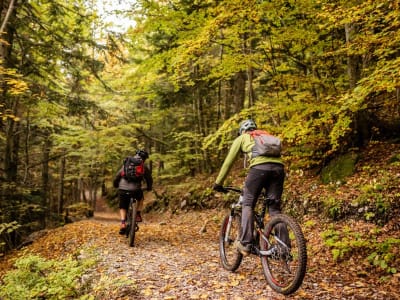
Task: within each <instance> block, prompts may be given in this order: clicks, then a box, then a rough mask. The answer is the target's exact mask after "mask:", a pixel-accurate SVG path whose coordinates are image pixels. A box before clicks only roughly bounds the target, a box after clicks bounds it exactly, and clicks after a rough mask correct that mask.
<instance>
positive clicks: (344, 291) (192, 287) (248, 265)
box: [28, 210, 400, 300]
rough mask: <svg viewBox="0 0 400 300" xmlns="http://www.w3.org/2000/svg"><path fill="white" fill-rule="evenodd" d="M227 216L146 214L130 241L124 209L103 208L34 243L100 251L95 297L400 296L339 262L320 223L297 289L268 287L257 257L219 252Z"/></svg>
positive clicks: (395, 282)
mask: <svg viewBox="0 0 400 300" xmlns="http://www.w3.org/2000/svg"><path fill="white" fill-rule="evenodd" d="M222 216H223V213H222V212H221V211H215V210H212V211H203V212H189V213H181V214H175V215H171V214H168V213H165V214H158V215H157V214H153V215H145V216H144V223H142V224H141V226H140V230H139V231H138V232H137V243H136V246H135V247H133V248H130V247H129V246H128V244H127V240H126V238H125V237H124V236H120V235H118V216H117V214H115V213H114V214H109V213H108V214H96V216H95V218H94V219H90V220H84V221H80V222H76V223H73V224H68V225H66V226H64V227H63V228H57V229H54V230H53V231H50V232H48V233H47V234H46V235H44V236H43V237H41V238H39V239H38V240H37V241H35V242H34V243H33V244H32V245H30V246H29V247H28V250H29V251H31V252H36V253H40V254H42V255H44V256H48V257H65V255H66V254H71V253H79V255H78V257H81V258H84V257H85V256H93V255H94V256H95V257H96V258H97V260H98V263H97V264H96V266H95V267H93V269H91V270H88V273H87V274H86V275H85V276H84V278H82V280H83V281H84V282H86V284H87V286H88V294H90V295H92V296H94V297H95V299H246V300H247V299H385V300H386V299H399V297H398V295H397V291H398V290H399V286H400V284H399V278H398V277H397V278H396V277H393V278H392V279H391V281H388V282H386V283H385V284H379V283H378V282H379V281H378V279H377V278H371V277H366V276H359V275H357V274H358V273H359V274H361V273H360V272H357V270H352V269H351V268H350V269H349V268H348V266H343V265H338V264H335V263H334V262H332V261H331V259H330V257H329V255H327V252H326V251H325V250H324V249H323V247H322V246H321V243H320V242H318V237H319V234H318V232H319V230H318V228H310V229H307V231H306V236H307V239H308V241H309V248H308V253H309V265H308V273H307V275H306V278H305V280H304V283H303V285H302V287H301V288H300V289H299V291H298V292H296V293H295V294H294V295H292V296H289V297H286V298H285V297H284V296H282V295H279V294H276V293H275V292H273V291H272V290H271V289H270V288H269V286H268V285H267V284H266V281H265V279H264V277H263V274H262V270H261V265H260V263H259V260H258V259H257V258H256V257H254V256H250V257H246V258H244V260H243V262H242V264H241V266H240V267H239V269H238V271H237V272H235V273H231V272H228V271H225V270H224V269H223V268H222V267H221V266H220V265H219V253H218V232H219V224H220V222H221V219H222ZM205 224H206V225H205ZM204 228H205V230H204ZM54 237H57V238H54ZM363 274H365V272H364V273H363Z"/></svg>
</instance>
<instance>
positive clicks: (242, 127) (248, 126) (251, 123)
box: [239, 119, 257, 135]
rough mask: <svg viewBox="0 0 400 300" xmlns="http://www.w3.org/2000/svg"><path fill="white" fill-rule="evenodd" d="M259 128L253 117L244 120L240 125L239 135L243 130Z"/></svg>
mask: <svg viewBox="0 0 400 300" xmlns="http://www.w3.org/2000/svg"><path fill="white" fill-rule="evenodd" d="M255 129H257V125H256V123H255V122H254V121H253V120H252V119H247V120H244V121H243V122H241V123H240V126H239V135H241V134H242V133H243V132H246V131H250V130H255Z"/></svg>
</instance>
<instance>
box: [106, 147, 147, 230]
mask: <svg viewBox="0 0 400 300" xmlns="http://www.w3.org/2000/svg"><path fill="white" fill-rule="evenodd" d="M136 155H138V156H140V157H141V158H142V160H143V161H145V160H146V159H147V158H149V154H148V153H147V152H146V151H144V150H137V151H136ZM123 170H124V166H123V165H122V167H121V168H120V169H119V171H118V172H117V174H116V175H115V178H114V181H113V185H114V187H115V188H118V193H119V212H120V217H121V226H120V230H119V233H120V234H125V232H126V213H127V210H128V207H129V203H130V199H131V198H132V197H133V198H135V199H139V202H138V211H137V214H136V222H142V216H141V214H140V211H141V209H142V208H143V201H144V197H143V190H142V185H141V184H142V180H143V179H144V180H145V181H146V188H147V191H151V190H152V187H153V177H152V175H151V171H150V169H149V168H148V167H147V165H145V166H144V175H143V178H142V179H140V180H137V181H134V182H130V181H128V180H127V179H125V178H124V176H122V171H123Z"/></svg>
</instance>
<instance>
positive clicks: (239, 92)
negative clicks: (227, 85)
mask: <svg viewBox="0 0 400 300" xmlns="http://www.w3.org/2000/svg"><path fill="white" fill-rule="evenodd" d="M232 89H233V103H234V113H238V112H240V111H241V110H242V109H243V107H244V99H245V95H246V74H245V72H244V71H241V72H238V73H236V75H235V76H234V79H233V86H232Z"/></svg>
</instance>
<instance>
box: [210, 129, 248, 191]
mask: <svg viewBox="0 0 400 300" xmlns="http://www.w3.org/2000/svg"><path fill="white" fill-rule="evenodd" d="M243 136H244V135H241V136H238V137H237V138H236V139H235V140H234V141H233V143H232V146H231V148H230V149H229V152H228V155H227V156H226V158H225V161H224V163H223V164H222V167H221V170H220V171H219V174H218V176H217V179H216V180H215V183H216V184H222V183H223V182H224V181H225V179H226V177H227V176H228V173H229V171H230V169H231V168H232V166H233V163H234V162H235V160H236V157H237V156H238V154H239V153H240V151H241V145H242V140H243Z"/></svg>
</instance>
